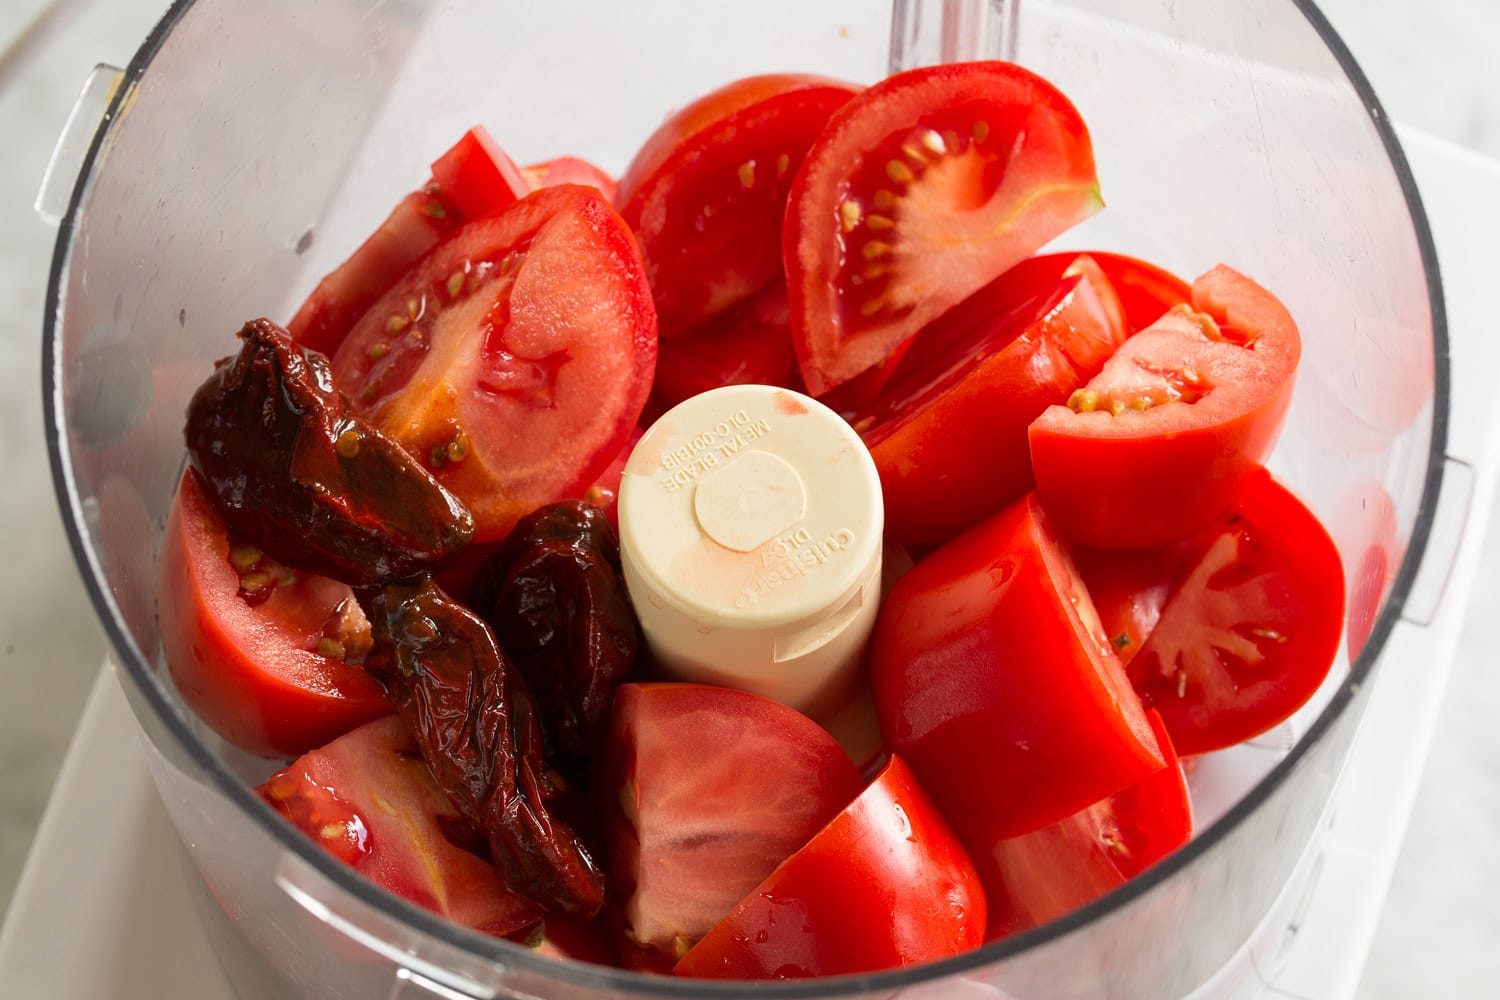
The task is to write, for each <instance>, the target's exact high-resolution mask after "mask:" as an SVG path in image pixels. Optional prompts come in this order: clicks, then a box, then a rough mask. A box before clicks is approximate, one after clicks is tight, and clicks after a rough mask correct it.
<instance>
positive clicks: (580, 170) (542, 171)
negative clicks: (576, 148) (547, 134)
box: [521, 156, 617, 204]
mask: <svg viewBox="0 0 1500 1000" xmlns="http://www.w3.org/2000/svg"><path fill="white" fill-rule="evenodd" d="M521 176H522V177H524V178H525V179H526V183H527V185H528V187H529V188H530V190H532V191H535V190H537V189H538V188H544V187H555V186H556V185H558V184H586V185H588V186H589V187H592V188H597V189H598V191H599V193H600V194H602V195H603V196H604V200H605V201H607V202H609V203H610V204H616V202H615V190H616V186H617V185H616V184H615V179H614V178H613V177H611V176H610V175H609V174H607V173H605V172H604V171H603V170H601V169H599V168H598V167H596V166H594V165H593V164H592V163H590V162H589V161H588V160H583V159H580V158H578V157H576V156H559V157H557V158H556V159H553V160H546V161H544V162H542V163H532V164H528V165H527V166H524V167H522V168H521Z"/></svg>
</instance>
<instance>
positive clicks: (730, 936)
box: [673, 757, 985, 979]
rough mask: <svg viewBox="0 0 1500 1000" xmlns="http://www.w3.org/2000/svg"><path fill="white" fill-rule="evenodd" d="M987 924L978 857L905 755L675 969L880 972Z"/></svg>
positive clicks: (970, 943)
mask: <svg viewBox="0 0 1500 1000" xmlns="http://www.w3.org/2000/svg"><path fill="white" fill-rule="evenodd" d="M984 928H985V897H984V891H983V889H982V888H981V887H980V884H979V878H978V876H977V875H976V874H975V872H974V866H973V864H972V863H971V862H970V861H969V858H968V855H966V854H965V853H964V849H963V847H962V845H960V844H959V842H958V839H957V838H956V837H955V836H954V835H953V831H952V830H951V829H949V827H948V824H947V823H945V822H944V821H943V818H942V817H941V816H940V815H938V811H937V809H936V808H935V807H934V806H933V804H932V800H931V799H929V798H928V797H927V796H926V794H924V793H923V791H922V789H921V787H920V786H919V785H918V784H917V781H916V778H915V777H914V776H913V775H912V773H911V770H910V768H908V767H907V766H906V764H905V763H903V762H902V761H901V759H900V758H899V757H894V758H892V759H891V761H890V763H889V764H887V765H886V767H885V769H884V770H883V771H882V772H881V773H880V775H879V777H877V778H876V779H875V780H874V781H873V782H871V784H870V785H869V787H868V788H866V789H865V790H864V791H863V792H862V793H860V796H859V797H858V798H857V799H855V800H854V801H853V802H852V803H851V804H850V805H849V806H848V808H846V809H845V810H844V811H843V812H841V813H840V814H839V815H838V816H837V817H836V818H835V819H834V820H833V822H831V823H829V824H828V825H827V826H826V827H824V828H823V829H822V830H820V831H819V832H818V834H817V835H816V836H814V837H813V838H812V839H811V840H810V841H809V842H808V843H807V845H806V846H805V847H803V848H802V849H801V850H799V851H798V852H797V853H796V854H793V855H792V856H791V857H790V858H788V859H787V860H786V861H784V862H782V863H781V864H780V865H779V866H777V868H776V870H775V871H774V872H772V873H771V875H770V876H769V877H768V878H767V879H766V880H765V881H764V882H762V883H760V885H758V886H756V887H755V889H754V890H753V891H752V892H750V893H749V894H748V895H747V896H746V897H745V898H744V899H742V900H740V902H739V903H738V904H736V905H735V907H734V909H733V910H731V911H730V913H729V914H728V916H726V917H725V918H724V919H723V920H721V921H720V922H719V923H718V924H717V925H716V926H715V927H714V928H713V929H712V930H711V931H709V932H708V934H706V935H705V936H704V938H703V940H701V941H699V942H698V944H697V945H695V946H694V947H693V949H692V950H691V951H689V952H688V953H687V954H686V955H684V956H683V958H682V960H681V961H680V962H678V963H677V966H676V968H675V969H674V970H673V971H674V972H676V973H677V974H678V975H680V976H693V977H699V978H714V979H800V978H805V977H808V976H836V975H843V974H848V973H856V972H875V971H878V970H880V969H894V968H900V967H903V966H908V965H916V964H918V963H920V962H930V961H934V960H936V959H940V958H947V957H949V956H950V955H957V954H960V953H962V952H965V951H968V950H970V949H972V948H976V947H978V946H979V944H980V942H981V941H982V940H983V938H984Z"/></svg>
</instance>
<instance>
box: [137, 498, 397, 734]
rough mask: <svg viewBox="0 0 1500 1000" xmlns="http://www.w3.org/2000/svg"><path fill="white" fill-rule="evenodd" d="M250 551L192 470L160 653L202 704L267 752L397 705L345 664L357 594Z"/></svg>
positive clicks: (185, 693) (165, 552) (174, 516)
mask: <svg viewBox="0 0 1500 1000" xmlns="http://www.w3.org/2000/svg"><path fill="white" fill-rule="evenodd" d="M247 548H248V547H246V546H243V545H236V544H235V543H234V542H232V541H231V539H230V538H229V534H228V531H227V529H226V528H225V526H224V522H223V521H222V520H221V519H220V518H219V515H218V513H217V512H216V511H215V510H214V509H213V506H212V504H210V503H209V500H208V497H207V496H206V495H205V493H204V490H203V486H202V485H201V483H200V482H199V479H198V476H197V473H195V472H193V471H192V470H191V469H190V470H188V471H187V472H185V473H184V474H183V477H182V480H181V482H180V483H179V484H178V486H177V496H176V498H175V500H174V501H173V503H172V507H171V510H170V511H169V513H168V514H167V525H166V529H165V531H164V532H163V535H162V548H161V564H160V575H159V581H158V594H157V608H158V612H159V616H160V625H161V642H162V653H163V655H164V656H165V658H166V661H167V667H168V669H169V670H170V671H171V674H172V680H173V682H174V683H175V684H176V685H177V690H178V691H179V692H180V693H181V694H182V697H183V700H185V701H186V702H187V703H188V705H189V706H190V707H191V708H192V709H193V711H194V713H196V714H197V716H198V717H199V718H200V719H202V720H203V721H204V722H206V723H208V725H209V726H210V727H211V728H212V729H213V730H214V731H215V732H216V733H218V734H219V735H220V736H222V737H224V738H225V739H226V740H228V741H229V742H231V743H233V744H235V745H236V746H238V747H240V748H241V749H243V750H247V751H249V752H250V753H254V754H260V755H261V756H264V757H289V756H293V755H295V754H299V753H302V752H304V751H306V750H310V749H312V748H313V747H317V746H321V745H322V744H324V743H327V742H328V741H329V740H332V739H334V738H336V737H338V736H341V735H342V734H344V733H346V732H348V731H349V730H351V729H353V728H355V727H356V726H359V725H361V724H362V723H365V722H368V721H369V720H371V719H374V718H378V717H379V716H382V715H385V714H387V713H389V712H390V710H391V707H390V702H389V701H387V700H386V697H385V692H384V691H383V690H381V688H380V685H378V684H376V683H375V682H374V681H373V680H371V679H370V678H369V677H367V676H366V675H365V672H364V670H363V669H361V668H360V667H359V665H358V664H357V663H346V662H344V658H345V656H347V655H350V654H351V653H352V652H353V650H352V648H346V645H347V646H349V647H352V646H353V642H352V641H350V640H352V639H353V638H354V637H353V636H350V635H349V634H348V632H349V629H348V623H347V621H346V618H345V615H346V613H347V614H349V615H354V614H357V609H358V605H357V604H356V603H355V600H354V592H353V591H352V590H350V589H349V587H348V586H347V585H345V584H342V583H339V582H338V581H336V580H330V579H328V578H327V577H321V576H309V575H306V574H301V573H295V574H294V573H289V572H286V571H284V570H279V569H274V570H273V569H268V568H267V567H266V564H264V563H262V561H261V560H260V559H256V558H254V556H255V553H254V551H253V550H249V551H248V552H247V551H246V550H247ZM236 562H238V563H239V566H238V567H237V566H236ZM240 567H243V569H241V568H240ZM268 574H269V575H270V576H274V577H275V579H268V580H266V581H262V580H260V579H259V578H258V577H259V576H267V575H268ZM261 583H266V584H267V586H265V587H261V586H259V584H261ZM360 617H362V615H361V616H360Z"/></svg>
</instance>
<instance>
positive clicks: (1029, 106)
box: [783, 62, 1103, 395]
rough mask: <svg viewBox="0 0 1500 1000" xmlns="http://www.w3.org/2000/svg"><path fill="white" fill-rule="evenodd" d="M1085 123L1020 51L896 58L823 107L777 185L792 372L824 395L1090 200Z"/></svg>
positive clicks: (1069, 221) (1090, 208)
mask: <svg viewBox="0 0 1500 1000" xmlns="http://www.w3.org/2000/svg"><path fill="white" fill-rule="evenodd" d="M1102 204H1103V203H1102V202H1101V201H1100V198H1099V182H1098V179H1097V178H1096V177H1095V174H1094V153H1093V147H1092V146H1091V145H1090V142H1089V136H1088V130H1087V128H1085V126H1084V124H1083V120H1082V119H1081V118H1079V116H1078V112H1077V111H1076V110H1074V108H1073V106H1072V105H1071V104H1069V103H1068V101H1067V99H1066V98H1065V97H1063V96H1062V94H1060V93H1058V91H1057V90H1056V89H1055V88H1054V87H1053V86H1052V85H1051V84H1049V83H1047V82H1046V81H1045V80H1043V79H1041V78H1040V77H1038V76H1036V75H1035V74H1033V73H1030V72H1028V71H1027V70H1024V69H1022V68H1021V67H1019V66H1014V65H1011V64H1009V63H1001V62H972V63H961V64H950V65H944V66H931V67H927V68H923V69H915V70H910V71H908V72H905V73H900V74H897V75H896V76H892V77H890V78H888V79H886V80H882V81H881V82H880V83H877V84H875V85H874V86H872V87H870V88H869V89H868V90H865V91H863V92H862V93H861V94H859V96H857V97H856V98H854V99H853V100H852V101H850V102H849V103H848V104H845V105H844V106H843V107H842V108H840V109H839V110H838V111H836V112H834V114H833V116H832V117H831V118H830V119H829V121H828V127H827V128H826V129H824V130H823V132H822V134H821V135H820V136H819V137H818V140H817V142H816V143H814V144H813V147H812V148H811V149H810V150H809V151H808V154H807V160H806V162H805V163H804V164H803V167H802V169H801V170H800V171H799V172H798V174H797V179H796V181H795V183H794V184H793V185H792V192H791V196H790V197H789V199H788V201H787V214H786V223H785V233H784V237H783V238H784V243H783V256H784V262H785V266H786V277H787V297H788V300H789V301H790V305H791V313H792V334H793V339H794V342H795V344H796V347H797V357H798V360H799V362H800V363H801V366H802V377H803V379H804V380H805V381H806V383H807V386H808V388H809V389H810V390H811V391H812V392H813V394H814V395H821V394H822V393H824V392H827V391H828V390H829V389H831V388H833V387H834V386H836V385H838V384H840V383H841V382H845V381H847V380H848V379H850V378H853V377H854V376H855V375H858V374H859V373H860V372H862V371H864V370H866V369H868V368H872V367H874V366H875V365H878V364H880V363H881V362H882V361H884V360H885V358H886V357H887V356H888V355H889V354H890V353H891V352H892V351H893V350H895V349H896V347H897V346H899V345H900V344H901V343H902V342H904V341H905V340H907V339H908V338H909V337H911V336H912V334H914V333H916V332H917V331H918V330H920V329H921V328H922V327H924V326H926V325H927V324H928V323H930V322H932V321H933V320H934V319H936V318H937V317H939V316H941V315H942V314H943V313H944V312H946V311H948V310H949V309H951V308H952V307H953V306H955V305H957V304H958V303H959V302H961V301H963V300H964V299H965V298H966V297H967V296H969V295H970V294H971V293H973V292H974V291H975V290H977V289H978V288H980V287H981V286H983V285H984V284H985V283H986V282H988V281H990V280H991V279H993V278H995V277H996V276H997V275H999V274H1000V273H1001V272H1003V271H1005V270H1006V269H1007V268H1009V267H1011V266H1012V265H1013V264H1016V263H1017V262H1019V261H1021V260H1022V259H1024V258H1026V257H1027V256H1029V255H1031V254H1032V253H1034V252H1035V251H1036V250H1037V248H1039V247H1040V246H1042V244H1044V243H1046V242H1047V241H1048V240H1050V239H1052V237H1054V236H1056V235H1057V234H1058V233H1060V232H1062V231H1063V230H1064V229H1067V228H1068V227H1069V226H1071V225H1073V224H1074V223H1076V222H1079V221H1080V220H1082V219H1084V218H1086V217H1088V216H1089V215H1091V214H1092V213H1093V212H1095V211H1097V210H1098V209H1099V208H1100V207H1101V205H1102Z"/></svg>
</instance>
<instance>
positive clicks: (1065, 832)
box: [970, 712, 1193, 941]
mask: <svg viewBox="0 0 1500 1000" xmlns="http://www.w3.org/2000/svg"><path fill="white" fill-rule="evenodd" d="M1147 717H1148V718H1149V719H1150V720H1151V728H1152V731H1153V732H1155V733H1156V741H1157V745H1158V746H1159V747H1161V751H1162V755H1163V756H1164V757H1166V759H1167V766H1166V767H1163V768H1161V769H1159V770H1157V771H1154V772H1153V773H1151V774H1149V775H1147V776H1146V777H1145V778H1143V779H1141V780H1140V781H1138V782H1136V783H1135V784H1133V785H1131V786H1129V787H1128V788H1125V789H1122V790H1121V791H1118V792H1116V793H1115V794H1114V795H1111V796H1110V797H1109V798H1107V799H1103V800H1101V801H1099V802H1096V803H1094V804H1093V805H1091V806H1088V807H1086V808H1084V809H1080V810H1079V811H1078V812H1076V813H1074V814H1073V815H1071V816H1069V817H1067V818H1066V819H1061V820H1058V821H1057V822H1056V823H1053V824H1052V825H1051V826H1044V827H1042V828H1041V829H1040V830H1034V831H1032V832H1031V833H1026V834H1022V835H1021V836H1019V837H1011V838H1008V839H1006V840H1001V841H997V842H996V843H994V844H992V845H990V847H989V849H988V850H981V849H979V848H978V847H976V848H975V849H974V850H973V851H972V852H971V855H970V856H971V857H972V858H973V860H974V865H975V868H977V869H978V871H979V876H980V879H981V880H982V881H983V884H984V889H985V896H986V898H987V899H988V900H989V926H988V930H987V931H986V932H985V940H986V941H995V940H998V939H999V938H1002V937H1007V936H1009V935H1011V934H1016V933H1019V932H1021V931H1024V930H1028V929H1030V928H1032V927H1036V926H1038V925H1039V924H1044V923H1046V922H1047V921H1049V920H1055V919H1056V918H1058V917H1061V916H1063V915H1064V914H1067V913H1071V912H1072V911H1073V910H1076V909H1078V908H1079V907H1080V906H1084V905H1087V904H1088V903H1092V902H1093V901H1094V900H1096V899H1098V898H1099V897H1100V896H1103V895H1104V894H1105V893H1107V892H1110V891H1111V890H1113V889H1116V888H1118V887H1119V886H1121V885H1124V884H1125V883H1126V882H1128V881H1130V880H1131V879H1132V878H1135V876H1137V875H1139V874H1140V873H1141V872H1143V871H1145V870H1146V869H1147V868H1149V867H1151V866H1152V865H1154V864H1156V862H1158V861H1160V860H1161V859H1162V858H1164V857H1166V856H1167V855H1168V854H1170V853H1172V852H1173V851H1175V850H1176V849H1177V848H1179V847H1181V846H1182V845H1183V844H1185V843H1187V842H1188V839H1189V838H1190V837H1191V836H1192V835H1193V811H1192V802H1191V800H1190V799H1189V798H1188V789H1187V782H1186V781H1185V780H1184V778H1183V774H1182V765H1181V764H1180V763H1179V761H1178V759H1177V753H1176V752H1175V751H1174V750H1173V749H1172V744H1171V741H1170V740H1169V739H1168V738H1167V733H1166V729H1165V728H1164V727H1163V726H1162V722H1161V718H1160V716H1158V715H1156V713H1154V712H1148V713H1147Z"/></svg>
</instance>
